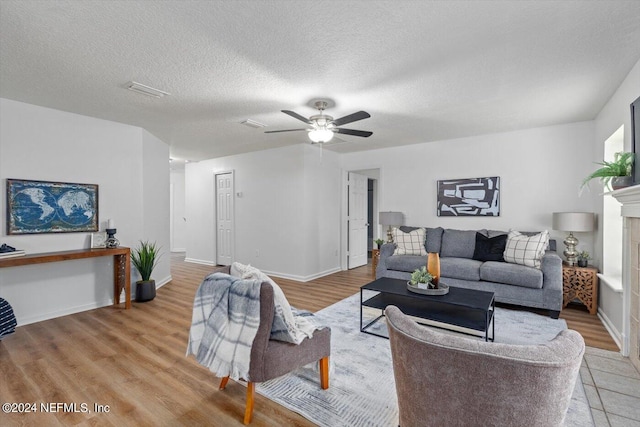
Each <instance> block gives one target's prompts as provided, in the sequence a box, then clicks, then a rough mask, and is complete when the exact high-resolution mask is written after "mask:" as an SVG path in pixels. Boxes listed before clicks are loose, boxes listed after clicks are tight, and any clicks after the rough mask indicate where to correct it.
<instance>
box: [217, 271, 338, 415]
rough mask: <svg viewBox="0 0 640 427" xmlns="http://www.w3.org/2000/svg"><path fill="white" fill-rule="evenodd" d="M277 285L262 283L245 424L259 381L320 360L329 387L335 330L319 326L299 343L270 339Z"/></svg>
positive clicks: (322, 378) (323, 382)
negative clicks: (311, 334) (274, 287)
mask: <svg viewBox="0 0 640 427" xmlns="http://www.w3.org/2000/svg"><path fill="white" fill-rule="evenodd" d="M273 301H274V299H273V287H272V286H271V285H270V284H269V283H266V282H264V283H262V285H261V288H260V325H259V327H258V332H257V334H256V337H255V339H254V340H253V345H252V347H251V361H250V364H249V378H250V379H251V381H249V382H248V383H247V402H246V408H245V413H244V423H245V424H249V423H250V422H251V417H252V414H253V405H254V392H255V383H257V382H264V381H267V380H270V379H273V378H277V377H279V376H281V375H284V374H287V373H289V372H291V371H294V370H296V369H298V368H300V367H302V366H304V365H308V364H309V363H312V362H317V361H319V363H320V369H319V370H320V386H321V387H322V388H323V389H327V388H328V387H329V355H330V353H331V329H329V328H324V329H318V330H316V331H315V332H314V334H313V336H312V337H311V338H305V339H304V341H302V342H301V343H300V344H299V345H296V344H292V343H288V342H284V341H275V340H271V339H270V335H271V325H272V323H273V316H274V302H273ZM228 381H229V377H225V378H222V381H221V382H220V390H224V388H225V387H226V385H227V382H228Z"/></svg>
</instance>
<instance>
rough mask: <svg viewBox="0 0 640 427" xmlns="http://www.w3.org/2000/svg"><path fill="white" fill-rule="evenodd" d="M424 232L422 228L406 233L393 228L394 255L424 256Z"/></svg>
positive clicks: (425, 251) (425, 252)
mask: <svg viewBox="0 0 640 427" xmlns="http://www.w3.org/2000/svg"><path fill="white" fill-rule="evenodd" d="M425 237H426V232H425V229H424V228H416V229H414V230H411V231H410V232H408V233H405V232H404V231H402V230H400V229H397V228H394V229H393V242H394V243H395V244H396V250H395V252H394V253H395V254H396V255H426V254H427V250H426V249H425V247H424V242H425Z"/></svg>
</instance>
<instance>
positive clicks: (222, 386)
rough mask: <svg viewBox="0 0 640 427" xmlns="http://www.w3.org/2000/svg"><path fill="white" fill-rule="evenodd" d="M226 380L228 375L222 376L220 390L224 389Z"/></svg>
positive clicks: (227, 380)
mask: <svg viewBox="0 0 640 427" xmlns="http://www.w3.org/2000/svg"><path fill="white" fill-rule="evenodd" d="M228 382H229V377H224V378H223V379H222V381H220V390H224V388H225V387H226V386H227V383H228Z"/></svg>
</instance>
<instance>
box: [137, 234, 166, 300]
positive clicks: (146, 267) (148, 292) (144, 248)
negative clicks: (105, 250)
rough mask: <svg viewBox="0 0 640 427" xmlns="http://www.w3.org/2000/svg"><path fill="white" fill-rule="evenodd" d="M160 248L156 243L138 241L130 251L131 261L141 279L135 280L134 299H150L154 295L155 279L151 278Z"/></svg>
mask: <svg viewBox="0 0 640 427" xmlns="http://www.w3.org/2000/svg"><path fill="white" fill-rule="evenodd" d="M159 258H160V248H159V247H157V246H156V243H155V242H153V243H149V242H148V241H144V242H143V241H140V245H139V246H138V247H137V248H135V249H133V250H132V251H131V263H132V264H133V266H134V267H135V269H136V270H138V273H140V277H141V280H138V281H137V282H136V301H137V302H145V301H151V300H152V299H154V298H155V297H156V281H155V280H153V279H152V278H151V273H152V272H153V269H154V268H155V267H156V265H157V264H158V259H159Z"/></svg>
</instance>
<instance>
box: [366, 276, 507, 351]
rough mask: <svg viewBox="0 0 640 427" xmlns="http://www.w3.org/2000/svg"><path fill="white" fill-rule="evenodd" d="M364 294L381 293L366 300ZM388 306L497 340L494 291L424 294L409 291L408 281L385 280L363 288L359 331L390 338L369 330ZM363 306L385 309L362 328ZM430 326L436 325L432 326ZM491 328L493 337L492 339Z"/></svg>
mask: <svg viewBox="0 0 640 427" xmlns="http://www.w3.org/2000/svg"><path fill="white" fill-rule="evenodd" d="M363 291H375V292H378V294H376V295H375V296H373V297H370V298H368V299H366V300H365V299H364V295H363ZM388 305H395V306H396V307H398V308H399V309H400V310H402V312H403V313H404V314H407V315H410V316H414V317H418V318H421V319H425V320H430V321H434V322H438V323H439V324H441V325H438V326H437V327H442V328H445V329H451V330H456V331H457V332H460V331H459V330H457V329H455V328H453V327H452V328H449V327H447V326H457V327H461V328H466V329H469V330H473V331H478V332H481V333H482V334H483V335H484V339H485V341H493V340H494V338H495V321H494V313H495V298H494V294H493V292H486V291H478V290H475V289H464V288H456V287H453V286H449V293H448V294H446V295H437V296H432V295H422V294H417V293H414V292H411V291H409V290H408V289H407V281H406V280H401V279H390V278H388V277H382V278H380V279H377V280H374V281H373V282H371V283H367V284H366V285H364V286H362V287H361V288H360V331H361V332H364V333H367V334H371V335H376V336H379V337H383V338H388V337H386V336H384V335H380V334H377V333H375V332H372V331H370V330H368V329H369V328H371V326H373V325H374V324H375V323H376V322H377V321H378V320H380V319H381V318H383V317H384V309H385V308H386V307H387V306H388ZM363 307H372V308H377V309H380V310H382V313H381V314H380V316H378V317H376V318H375V319H374V320H372V321H371V322H369V323H367V324H366V325H363V323H364V321H363V317H362V308H363ZM429 326H435V325H432V324H429ZM490 326H491V336H489V327H490ZM463 333H464V332H463ZM470 335H475V334H470Z"/></svg>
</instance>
